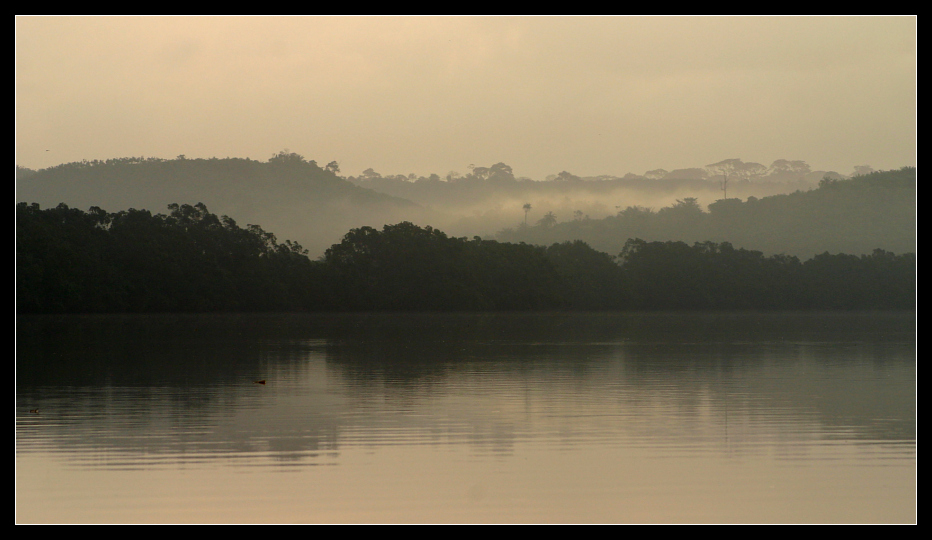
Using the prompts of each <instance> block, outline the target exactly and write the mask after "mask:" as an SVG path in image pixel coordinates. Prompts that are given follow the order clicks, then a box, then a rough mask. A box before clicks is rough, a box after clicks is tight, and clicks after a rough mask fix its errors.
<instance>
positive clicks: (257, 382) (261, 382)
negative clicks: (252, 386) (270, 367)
mask: <svg viewBox="0 0 932 540" xmlns="http://www.w3.org/2000/svg"><path fill="white" fill-rule="evenodd" d="M256 384H265V379H262V380H261V381H256Z"/></svg>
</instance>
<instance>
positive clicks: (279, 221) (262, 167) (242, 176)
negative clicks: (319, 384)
mask: <svg viewBox="0 0 932 540" xmlns="http://www.w3.org/2000/svg"><path fill="white" fill-rule="evenodd" d="M335 167H336V165H335V164H331V165H329V166H328V167H320V166H318V165H317V163H316V162H315V161H313V160H310V161H309V160H305V159H304V158H303V157H302V156H300V155H299V154H295V153H288V152H280V153H279V154H277V155H275V156H273V157H272V158H271V159H269V161H268V162H259V161H254V160H249V159H237V158H225V159H185V158H184V156H179V157H178V158H176V159H172V160H165V159H158V158H123V159H111V160H107V161H92V162H76V163H67V164H62V165H59V166H57V167H50V168H48V169H41V170H39V171H30V170H25V169H20V170H19V174H18V175H17V176H18V178H17V195H16V198H17V201H18V202H28V203H33V202H36V203H39V204H40V205H41V206H42V207H50V206H56V205H58V204H59V203H65V204H67V205H69V206H71V207H77V208H80V209H84V210H87V209H88V208H90V207H91V206H97V207H100V208H102V209H104V210H107V211H118V210H125V209H129V208H136V209H147V210H150V211H152V212H153V213H159V212H165V211H166V210H165V209H166V208H167V206H168V205H169V204H173V203H182V204H195V203H198V202H202V203H204V204H206V205H207V206H208V207H209V208H210V210H211V211H212V212H215V213H216V214H218V215H229V216H230V217H232V218H234V219H235V220H237V221H238V222H240V223H244V224H247V223H248V224H259V225H261V226H262V227H263V228H265V229H266V230H269V231H272V232H274V233H275V234H276V235H278V236H279V237H280V238H282V239H286V238H287V239H291V240H295V241H297V242H299V243H301V244H302V245H303V246H304V247H305V248H307V249H308V250H309V252H310V253H311V254H312V255H313V256H317V255H320V254H322V253H323V252H324V250H325V249H326V248H328V247H330V245H332V244H333V243H335V242H339V241H340V238H342V236H343V235H344V234H345V233H346V231H347V230H349V229H350V228H352V227H359V226H363V225H371V226H379V227H380V226H382V225H383V224H384V223H388V222H392V221H395V220H398V219H399V218H400V217H401V216H411V219H418V218H419V217H420V216H422V215H424V214H429V212H428V211H427V210H426V209H424V208H421V207H419V206H418V205H416V204H414V203H412V202H410V201H406V200H403V199H400V198H398V197H392V196H390V195H386V194H382V193H377V192H375V191H372V190H369V189H364V188H360V187H357V186H354V185H352V184H350V183H349V182H347V181H345V180H343V179H342V178H340V177H339V176H337V170H335V169H334V168H335Z"/></svg>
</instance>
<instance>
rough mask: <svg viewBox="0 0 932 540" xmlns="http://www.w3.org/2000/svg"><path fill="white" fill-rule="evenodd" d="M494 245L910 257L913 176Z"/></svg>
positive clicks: (676, 209) (645, 213) (641, 211)
mask: <svg viewBox="0 0 932 540" xmlns="http://www.w3.org/2000/svg"><path fill="white" fill-rule="evenodd" d="M497 238H498V239H499V240H502V241H506V242H527V243H530V244H537V245H550V244H552V243H554V242H565V241H572V240H582V241H584V242H587V243H588V244H589V245H591V246H592V247H593V248H594V249H597V250H599V251H603V252H606V253H610V254H618V253H619V252H620V251H621V250H622V249H623V248H624V245H625V242H626V241H627V240H628V239H629V238H641V239H643V240H647V241H683V242H687V243H693V242H705V241H712V242H729V243H731V244H732V245H734V246H735V247H736V248H745V249H752V250H759V251H762V252H764V253H766V254H781V253H782V254H787V255H795V256H797V257H801V258H808V257H812V256H814V255H817V254H820V253H824V252H826V251H828V252H830V253H848V254H854V255H866V254H870V253H872V252H873V250H875V249H884V250H889V251H892V252H896V253H909V252H912V253H915V251H916V168H915V167H903V168H902V169H899V170H894V171H878V172H873V173H870V174H866V175H862V176H855V177H853V178H850V179H840V180H839V179H832V178H825V179H823V181H822V182H821V183H820V184H819V186H818V187H817V188H815V189H811V190H807V191H796V192H794V193H789V194H782V195H773V196H769V197H763V198H760V199H758V198H756V197H748V198H747V200H745V201H742V200H741V199H734V198H729V199H719V200H718V201H716V202H713V203H712V204H710V205H708V211H704V210H703V209H702V207H701V206H700V205H699V203H698V201H697V199H696V198H695V197H684V198H683V199H680V200H677V202H676V203H675V204H673V205H672V206H669V207H666V208H661V209H660V210H658V211H654V210H653V209H650V208H644V207H640V206H629V207H627V208H625V209H624V210H621V211H619V212H618V214H617V215H614V216H609V217H606V218H604V219H588V218H584V217H581V216H580V217H578V219H575V220H572V221H565V222H562V223H557V222H556V221H555V220H552V219H551V220H545V219H542V220H540V221H539V222H538V223H537V224H536V225H524V224H521V225H520V226H518V227H516V228H509V229H505V230H502V231H501V232H500V233H499V234H498V235H497Z"/></svg>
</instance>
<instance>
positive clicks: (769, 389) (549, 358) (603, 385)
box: [17, 315, 915, 467]
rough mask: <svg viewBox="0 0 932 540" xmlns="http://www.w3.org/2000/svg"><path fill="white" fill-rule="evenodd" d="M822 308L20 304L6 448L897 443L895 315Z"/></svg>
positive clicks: (275, 457) (181, 454) (909, 380)
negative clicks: (123, 310)
mask: <svg viewBox="0 0 932 540" xmlns="http://www.w3.org/2000/svg"><path fill="white" fill-rule="evenodd" d="M836 317H837V318H838V320H836V321H834V322H833V321H827V320H826V319H829V318H830V317H828V316H822V317H818V318H817V317H813V316H806V315H804V316H796V317H795V318H791V317H782V318H781V317H778V316H773V315H762V316H756V319H755V318H754V317H753V316H743V317H734V316H709V315H704V316H698V317H697V316H693V317H690V316H671V315H649V316H608V317H604V316H603V317H596V316H580V315H573V316H565V315H551V316H520V315H515V316H465V315H462V316H461V315H449V316H430V317H424V316H410V317H407V316H404V317H399V316H376V315H370V316H345V317H340V316H335V317H333V318H330V319H327V318H325V317H324V316H309V317H304V318H302V317H300V316H299V317H292V316H283V317H274V316H255V317H248V316H235V317H233V316H231V317H213V316H208V317H190V318H180V319H179V318H161V319H160V318H152V317H137V318H120V317H111V318H108V317H93V318H82V319H81V323H80V324H79V325H78V327H79V331H78V330H75V329H74V328H71V327H67V326H61V325H62V324H64V323H62V321H63V319H49V318H45V319H42V320H41V321H40V320H32V321H27V323H26V324H23V323H22V322H21V323H20V328H24V327H25V328H24V332H23V333H21V334H20V335H21V336H23V335H25V336H26V338H25V339H23V338H22V337H21V340H20V348H19V351H18V380H19V381H20V384H19V388H18V427H17V437H18V448H19V449H20V451H36V450H40V449H42V450H51V451H55V452H64V453H67V454H68V455H70V456H71V458H73V459H76V460H77V461H79V462H83V464H84V465H86V466H103V467H114V466H134V465H133V463H134V460H141V462H145V463H146V465H140V463H136V465H135V466H156V465H157V464H159V463H163V464H165V463H169V464H170V463H174V462H198V461H201V460H205V459H208V460H210V459H219V458H223V459H224V460H228V461H230V462H234V463H235V462H237V461H242V462H244V463H250V464H252V463H254V459H252V458H255V457H257V456H264V457H265V458H267V459H268V460H269V462H270V463H272V464H279V465H283V464H292V465H301V466H303V465H322V464H333V463H336V461H337V460H338V456H339V455H340V452H341V451H345V450H346V449H347V448H351V447H363V448H382V447H385V446H390V445H399V444H401V445H412V444H414V445H445V444H452V445H465V446H467V447H469V448H471V449H472V451H473V452H478V453H480V454H489V455H504V456H507V455H511V454H512V453H513V452H514V449H515V446H516V445H518V444H524V443H526V444H540V445H549V446H554V447H563V448H572V447H578V446H585V445H591V444H600V445H610V446H631V447H643V448H658V449H662V450H663V451H665V452H678V453H681V454H683V455H688V454H692V453H704V452H726V453H737V454H754V453H761V452H771V451H774V452H777V454H779V455H780V456H781V459H796V456H797V454H798V453H799V452H802V453H803V455H802V456H801V457H802V459H806V456H807V455H809V454H810V452H809V450H807V448H809V447H811V446H812V445H814V444H827V443H825V441H831V440H839V441H851V440H862V441H865V442H867V441H887V442H891V443H892V442H894V441H915V392H914V390H915V363H914V354H915V344H914V342H913V341H912V340H909V339H903V338H904V336H909V335H910V333H909V331H910V328H904V327H903V324H904V321H905V322H910V323H911V322H912V319H910V318H906V319H903V318H900V319H897V318H896V317H893V316H889V317H888V318H887V319H884V318H882V317H881V318H879V319H878V318H877V317H863V316H856V315H854V316H852V315H839V316H836ZM697 318H698V319H700V320H698V321H697V320H696V319H697ZM703 318H704V319H705V320H702V319H703ZM334 319H335V320H334ZM37 321H38V322H40V323H41V325H42V326H43V328H44V330H41V331H40V330H37V328H38V327H39V326H36V323H37ZM49 321H52V322H49ZM878 321H879V322H878ZM684 322H685V324H683V323H684ZM814 322H818V324H819V325H820V327H816V328H813V326H814V325H813V323H814ZM678 323H679V324H678ZM723 323H725V324H723ZM868 323H870V324H868ZM29 325H32V326H29ZM907 326H909V325H907ZM56 327H58V328H62V329H64V330H65V334H67V332H71V334H70V337H71V338H72V339H71V340H70V341H69V340H68V339H62V338H61V337H60V336H61V335H62V332H59V331H57V330H56ZM249 328H252V329H254V330H256V331H255V332H252V333H250V332H246V331H244V330H245V329H249ZM723 328H724V329H723ZM729 328H730V330H729ZM774 331H778V332H779V333H780V334H781V335H780V336H779V337H777V338H775V337H774V335H773V332H774ZM51 335H56V336H59V337H58V339H55V340H48V339H47V338H48V337H49V336H51ZM703 335H708V336H709V338H710V339H709V340H707V341H702V340H700V339H698V337H701V336H703ZM36 336H39V337H41V338H43V339H36ZM129 358H132V359H133V360H132V362H128V361H127V359H129ZM30 361H31V362H34V366H30V365H27V362H30ZM35 366H40V367H42V368H44V369H45V370H46V371H49V370H48V368H52V370H54V371H55V373H47V372H40V371H42V370H39V369H33V368H34V367H35ZM82 366H87V367H89V369H88V370H87V371H85V370H82V369H81V367H82ZM89 373H92V374H95V375H99V376H100V378H99V381H98V382H97V383H96V384H93V383H89V381H88V374H89ZM69 377H70V378H77V379H78V380H77V381H73V382H72V383H71V384H69ZM259 379H267V380H268V384H267V385H265V386H262V385H256V384H254V383H253V381H255V380H259ZM868 398H869V399H868ZM36 407H38V408H39V410H40V413H39V414H30V413H28V411H29V410H30V409H34V408H36ZM820 441H822V443H820ZM913 449H914V446H912V445H907V447H906V448H904V451H907V452H911V451H913ZM88 453H90V454H93V456H92V457H90V458H88V457H87V456H88ZM101 454H103V457H102V455H101ZM123 454H130V455H131V457H125V458H124V457H120V456H122V455H123ZM124 462H125V463H124Z"/></svg>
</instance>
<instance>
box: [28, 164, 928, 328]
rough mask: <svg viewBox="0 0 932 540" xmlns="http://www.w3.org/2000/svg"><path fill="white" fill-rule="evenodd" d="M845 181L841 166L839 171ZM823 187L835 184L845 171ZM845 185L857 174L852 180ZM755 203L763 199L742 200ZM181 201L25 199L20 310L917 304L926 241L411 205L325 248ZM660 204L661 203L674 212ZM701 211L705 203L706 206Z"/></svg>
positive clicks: (760, 307) (882, 306)
mask: <svg viewBox="0 0 932 540" xmlns="http://www.w3.org/2000/svg"><path fill="white" fill-rule="evenodd" d="M839 183H841V182H839ZM820 189H826V190H831V189H835V187H833V186H831V185H825V186H822V188H820ZM838 189H844V188H843V187H841V188H838ZM742 204H751V203H742ZM167 210H168V213H167V214H153V213H152V212H150V211H148V210H136V209H129V210H123V211H118V212H113V213H111V212H107V211H105V210H103V209H101V208H99V207H96V206H94V207H91V208H90V209H89V210H88V211H86V212H85V211H82V210H79V209H76V208H71V207H69V206H68V205H67V204H64V203H62V204H59V205H57V206H55V207H52V208H46V209H42V208H41V207H40V205H39V204H37V203H26V202H20V203H18V204H17V206H16V274H17V275H16V309H17V312H18V313H156V312H226V311H480V310H481V311H541V310H698V309H727V310H776V309H781V310H785V309H792V310H816V309H818V310H826V309H830V310H851V309H915V305H916V292H915V291H916V257H915V254H914V253H910V252H907V253H900V254H895V253H893V252H890V251H886V250H884V249H879V248H878V249H875V250H874V251H873V252H871V253H869V254H861V255H853V254H847V255H846V254H834V255H833V254H830V253H828V252H823V253H821V254H818V255H815V256H813V257H811V258H809V259H807V260H805V261H801V260H800V259H799V258H798V257H796V256H793V255H785V254H779V255H770V256H765V255H764V254H763V252H761V251H751V250H747V249H743V248H736V247H734V246H733V245H732V244H730V243H729V242H715V241H708V240H706V241H701V242H694V243H692V245H689V244H687V243H686V242H682V241H669V240H667V241H649V240H645V239H640V238H637V237H631V238H629V239H627V240H626V241H625V243H624V245H623V247H622V248H621V249H620V250H619V251H618V252H617V253H613V254H609V253H606V252H602V251H598V250H596V249H593V248H592V247H590V246H589V244H587V243H586V242H584V241H582V240H578V239H577V240H573V241H563V242H554V243H552V244H550V245H549V247H545V246H543V245H533V244H530V243H526V242H504V241H500V240H490V239H482V238H481V237H478V236H475V237H473V238H472V239H469V238H466V237H452V236H448V235H447V234H445V233H444V232H442V231H440V230H438V229H435V228H432V227H430V226H419V225H415V224H413V223H411V222H407V221H403V222H400V223H397V224H393V225H384V226H383V227H382V228H381V229H377V228H374V227H369V226H363V227H358V228H353V229H351V230H349V232H347V233H346V234H345V235H344V236H343V238H342V240H341V241H340V242H339V243H334V244H332V245H331V247H330V248H329V249H327V250H326V251H325V253H324V255H323V256H321V257H320V258H318V259H312V258H310V257H309V256H308V251H307V250H306V249H305V248H304V247H302V246H301V245H300V244H298V243H297V242H293V241H290V240H285V241H284V242H279V241H278V239H277V237H276V235H275V234H273V233H271V232H267V231H265V230H264V229H263V228H262V227H261V226H258V225H247V226H246V227H241V226H240V225H238V224H237V223H236V221H234V220H233V219H232V218H230V217H228V216H226V215H223V216H217V215H216V214H213V213H211V212H210V211H209V210H208V209H207V206H206V205H205V204H203V203H198V204H195V205H189V204H181V205H179V204H176V203H172V204H169V205H168V206H167ZM659 214H660V213H658V218H659ZM694 214H695V212H694Z"/></svg>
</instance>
